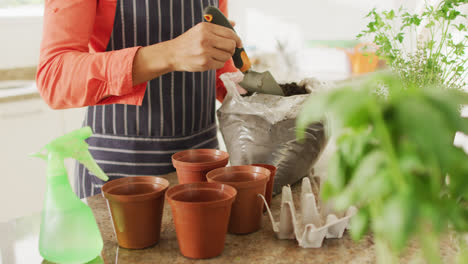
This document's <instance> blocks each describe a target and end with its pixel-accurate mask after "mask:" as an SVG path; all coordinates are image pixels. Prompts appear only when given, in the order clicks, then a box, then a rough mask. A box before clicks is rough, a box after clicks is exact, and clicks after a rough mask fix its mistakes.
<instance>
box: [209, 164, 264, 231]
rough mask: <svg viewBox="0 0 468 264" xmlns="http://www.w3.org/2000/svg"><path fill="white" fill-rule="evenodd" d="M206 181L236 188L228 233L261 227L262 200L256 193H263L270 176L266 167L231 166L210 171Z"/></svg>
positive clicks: (255, 229)
mask: <svg viewBox="0 0 468 264" xmlns="http://www.w3.org/2000/svg"><path fill="white" fill-rule="evenodd" d="M206 178H207V179H208V182H217V183H224V184H228V185H231V186H232V187H234V188H236V190H237V198H236V201H235V202H234V204H233V205H232V212H231V218H230V220H229V229H228V230H229V233H233V234H247V233H252V232H255V231H257V230H259V229H260V228H261V224H262V209H263V201H262V199H261V198H260V197H258V194H262V195H265V189H266V184H267V182H268V180H269V178H270V171H269V170H268V169H265V168H262V167H257V166H233V167H225V168H219V169H215V170H212V171H210V172H209V173H208V174H207V175H206Z"/></svg>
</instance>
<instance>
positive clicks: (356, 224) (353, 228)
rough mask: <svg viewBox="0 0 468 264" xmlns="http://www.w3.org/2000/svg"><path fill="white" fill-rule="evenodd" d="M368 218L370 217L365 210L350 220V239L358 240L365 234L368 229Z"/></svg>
mask: <svg viewBox="0 0 468 264" xmlns="http://www.w3.org/2000/svg"><path fill="white" fill-rule="evenodd" d="M369 218H370V215H369V211H368V210H367V209H361V210H359V211H358V213H357V214H356V215H355V216H353V218H351V222H350V233H351V238H352V239H354V240H359V239H361V238H362V237H363V236H364V235H365V234H366V232H367V230H368V229H369V221H370V219H369Z"/></svg>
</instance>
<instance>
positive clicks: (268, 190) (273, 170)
mask: <svg viewBox="0 0 468 264" xmlns="http://www.w3.org/2000/svg"><path fill="white" fill-rule="evenodd" d="M252 166H259V167H263V168H265V169H268V170H269V171H270V180H268V182H267V186H266V190H265V200H266V202H267V204H268V206H269V207H270V208H271V198H272V196H273V184H274V182H275V174H276V167H275V166H273V165H269V164H252ZM265 211H266V207H265V206H264V207H263V212H265Z"/></svg>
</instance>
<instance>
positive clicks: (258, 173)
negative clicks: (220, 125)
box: [102, 149, 276, 259]
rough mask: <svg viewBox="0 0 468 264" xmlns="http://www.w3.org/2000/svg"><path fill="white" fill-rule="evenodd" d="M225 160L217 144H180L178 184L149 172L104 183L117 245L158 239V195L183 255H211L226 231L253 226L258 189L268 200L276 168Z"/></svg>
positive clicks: (258, 211) (257, 224)
mask: <svg viewBox="0 0 468 264" xmlns="http://www.w3.org/2000/svg"><path fill="white" fill-rule="evenodd" d="M228 160H229V155H228V153H226V152H224V151H220V150H214V149H193V150H185V151H181V152H178V153H176V154H174V155H173V156H172V162H173V165H174V167H175V168H176V170H177V179H178V181H179V184H178V185H175V186H172V187H170V188H169V189H168V186H169V183H168V182H167V180H165V179H163V178H159V177H151V176H148V177H130V178H122V179H118V180H114V181H111V182H108V183H106V184H105V185H104V186H103V187H102V190H103V195H104V197H105V198H106V199H107V203H108V206H109V209H110V212H111V216H112V220H113V223H114V229H115V233H116V235H117V240H118V243H119V245H120V246H121V247H124V248H131V249H141V248H146V247H150V246H153V245H155V244H156V243H158V241H159V236H160V231H161V221H162V212H163V207H164V196H165V197H166V199H167V200H168V202H169V204H170V206H171V209H172V216H173V220H174V225H175V229H176V233H177V240H178V243H179V248H180V252H181V253H182V255H184V256H185V257H188V258H193V259H204V258H212V257H216V256H218V255H220V254H221V253H222V252H223V250H224V244H225V239H226V234H227V232H229V233H232V234H248V233H252V232H255V231H257V230H259V229H260V228H261V219H262V215H263V214H262V211H263V202H262V200H261V198H260V197H259V195H260V194H261V195H263V196H265V197H266V199H267V200H268V201H271V195H272V187H273V176H274V173H275V171H276V168H275V167H274V166H271V165H267V164H256V165H245V166H233V167H225V166H226V165H227V163H228ZM166 190H167V191H166Z"/></svg>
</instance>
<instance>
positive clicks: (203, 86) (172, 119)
mask: <svg viewBox="0 0 468 264" xmlns="http://www.w3.org/2000/svg"><path fill="white" fill-rule="evenodd" d="M217 4H218V3H217V0H159V1H158V0H138V1H134V0H117V1H110V0H100V3H99V5H98V10H97V18H96V26H95V29H94V31H93V32H95V33H96V32H97V33H99V32H100V34H101V35H102V34H104V33H105V32H107V34H110V36H109V37H108V39H109V41H107V47H106V49H105V50H107V51H112V50H118V49H123V48H127V47H134V46H147V45H151V44H155V43H158V42H162V41H167V40H169V39H173V38H175V37H177V36H179V35H181V34H182V33H183V32H185V31H187V30H188V29H190V28H191V27H192V26H193V25H195V24H197V23H199V22H202V19H203V15H202V14H203V13H202V12H203V9H204V8H205V7H206V6H208V5H217ZM111 8H113V12H114V14H115V15H114V16H113V19H110V18H109V17H111V15H110V14H109V12H110V10H111ZM110 21H112V23H113V26H112V30H109V25H108V24H109V22H110ZM100 22H102V23H101V24H100ZM97 33H96V34H94V33H93V37H92V38H91V40H90V47H91V48H92V50H94V51H97V52H99V51H102V50H101V49H102V47H103V43H105V42H106V41H105V39H106V37H105V36H100V35H99V34H97ZM84 125H88V126H91V127H92V128H93V132H94V135H93V136H92V137H91V138H90V139H89V140H88V143H89V144H90V151H91V153H92V154H93V157H94V158H95V159H96V161H97V162H98V164H99V165H100V166H101V167H102V168H103V170H104V171H105V172H106V173H107V174H108V176H109V177H110V178H111V179H113V178H120V177H126V176H136V175H161V174H165V173H168V172H170V171H172V170H173V167H172V164H171V155H172V154H173V153H175V152H177V151H179V150H183V149H189V148H213V147H217V138H216V125H215V71H213V70H211V71H207V72H201V73H190V72H172V73H168V74H165V75H163V76H161V77H159V78H156V79H154V80H151V81H149V82H148V85H147V90H146V94H145V97H144V99H143V103H142V105H141V106H133V105H121V104H114V105H103V106H91V107H88V109H87V113H86V116H85V121H84ZM77 174H78V177H77V179H78V182H77V184H78V186H79V187H80V188H79V189H80V191H78V192H79V195H80V196H81V197H84V196H88V195H93V194H95V193H97V192H99V188H100V186H101V185H102V182H101V181H100V180H98V179H97V178H95V177H89V176H90V175H89V172H88V171H87V170H86V169H84V168H83V167H82V166H79V167H78V168H77Z"/></svg>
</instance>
